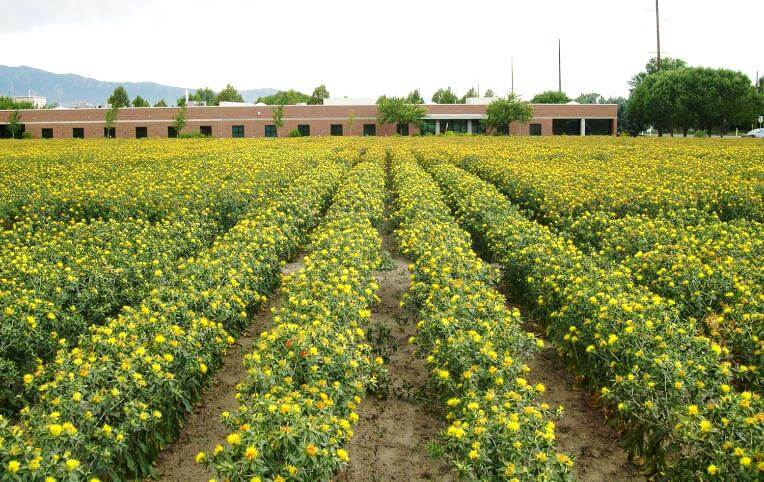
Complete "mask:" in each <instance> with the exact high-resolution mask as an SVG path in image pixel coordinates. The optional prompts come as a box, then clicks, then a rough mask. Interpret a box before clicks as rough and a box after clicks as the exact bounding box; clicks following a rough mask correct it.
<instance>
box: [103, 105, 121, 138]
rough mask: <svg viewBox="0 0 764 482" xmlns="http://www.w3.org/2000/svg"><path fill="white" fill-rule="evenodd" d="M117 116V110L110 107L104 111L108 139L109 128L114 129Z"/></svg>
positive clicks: (109, 135)
mask: <svg viewBox="0 0 764 482" xmlns="http://www.w3.org/2000/svg"><path fill="white" fill-rule="evenodd" d="M117 114H119V108H118V107H115V106H111V107H109V108H108V109H107V110H106V114H105V115H104V122H105V123H106V130H107V135H108V137H109V138H111V134H110V131H111V128H112V127H114V124H115V123H116V122H117Z"/></svg>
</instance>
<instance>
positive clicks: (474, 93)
mask: <svg viewBox="0 0 764 482" xmlns="http://www.w3.org/2000/svg"><path fill="white" fill-rule="evenodd" d="M477 96H478V93H477V90H475V88H474V87H470V90H468V91H467V93H466V94H464V97H462V100H461V103H462V104H466V103H467V99H469V98H471V97H477Z"/></svg>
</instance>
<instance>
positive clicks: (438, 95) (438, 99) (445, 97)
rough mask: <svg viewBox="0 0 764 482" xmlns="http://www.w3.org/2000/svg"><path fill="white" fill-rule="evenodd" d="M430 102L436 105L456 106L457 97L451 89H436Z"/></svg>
mask: <svg viewBox="0 0 764 482" xmlns="http://www.w3.org/2000/svg"><path fill="white" fill-rule="evenodd" d="M432 101H433V102H435V103H436V104H458V103H459V97H457V96H456V94H454V92H453V91H452V90H451V87H447V88H446V89H438V90H436V91H435V93H434V94H432Z"/></svg>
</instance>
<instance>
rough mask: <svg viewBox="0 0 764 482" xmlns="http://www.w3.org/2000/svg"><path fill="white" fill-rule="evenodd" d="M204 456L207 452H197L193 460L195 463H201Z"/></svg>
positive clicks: (205, 456)
mask: <svg viewBox="0 0 764 482" xmlns="http://www.w3.org/2000/svg"><path fill="white" fill-rule="evenodd" d="M206 458H207V454H205V453H204V452H199V453H198V454H196V459H195V460H196V463H197V464H201V463H202V462H204V459H206Z"/></svg>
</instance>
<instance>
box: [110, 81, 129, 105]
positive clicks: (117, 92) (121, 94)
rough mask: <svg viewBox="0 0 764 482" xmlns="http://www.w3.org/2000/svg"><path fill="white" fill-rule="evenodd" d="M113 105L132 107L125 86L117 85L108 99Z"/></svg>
mask: <svg viewBox="0 0 764 482" xmlns="http://www.w3.org/2000/svg"><path fill="white" fill-rule="evenodd" d="M107 102H108V103H109V104H110V105H111V106H112V107H115V106H116V107H117V108H120V107H130V97H129V96H128V95H127V91H126V90H125V88H124V87H122V86H121V85H120V86H117V88H116V89H114V92H112V94H111V95H110V96H109V99H108V101H107Z"/></svg>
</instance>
